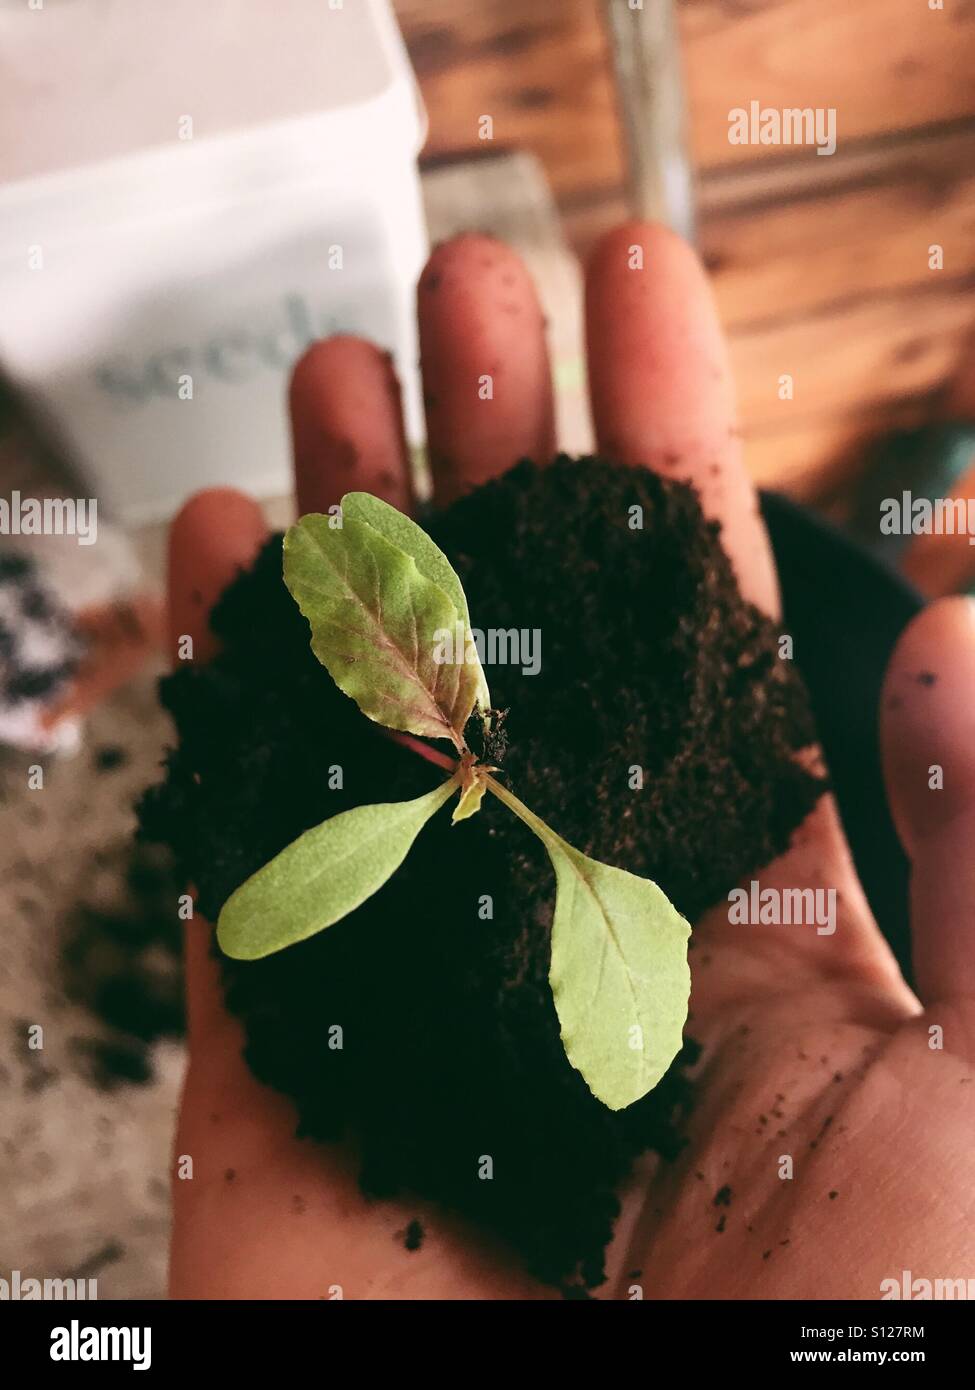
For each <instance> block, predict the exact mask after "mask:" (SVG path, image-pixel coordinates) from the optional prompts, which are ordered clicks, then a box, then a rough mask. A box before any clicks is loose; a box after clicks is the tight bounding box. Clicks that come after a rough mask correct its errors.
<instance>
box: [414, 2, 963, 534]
mask: <svg viewBox="0 0 975 1390" xmlns="http://www.w3.org/2000/svg"><path fill="white" fill-rule="evenodd" d="M620 2H621V3H625V0H620ZM933 2H934V3H936V0H933ZM944 6H945V8H944V9H943V10H938V9H930V8H929V4H928V0H680V3H679V7H678V14H679V23H680V34H681V42H682V52H683V62H684V71H685V83H686V91H687V104H688V116H689V129H690V141H691V148H692V153H693V159H694V164H695V170H696V182H697V200H698V224H699V225H698V235H699V242H700V248H701V252H702V254H703V256H704V258H705V260H706V262H707V264H708V266H709V268H710V270H711V272H712V275H713V278H714V284H715V289H716V293H717V297H718V302H719V305H720V309H721V313H722V316H723V318H724V322H725V324H726V326H727V329H728V332H729V336H730V341H731V347H732V353H733V356H734V361H735V366H736V371H737V378H738V385H739V393H740V399H741V410H742V424H743V426H744V430H745V435H746V440H747V443H748V457H749V461H750V466H751V468H752V471H753V473H754V475H755V476H756V478H758V479H759V480H760V481H762V482H765V483H773V484H776V485H779V486H783V487H785V488H787V489H788V490H789V491H790V492H792V493H793V494H794V495H797V496H801V497H804V498H808V499H815V500H817V501H819V502H820V503H823V504H828V503H829V504H833V505H834V507H838V508H840V509H842V504H843V499H844V498H845V497H846V496H848V495H849V492H850V490H851V488H852V486H853V484H854V482H855V478H856V473H857V469H858V467H860V466H861V464H862V462H863V460H864V457H865V448H866V445H867V444H869V443H870V441H872V440H874V439H876V438H877V437H878V436H879V435H882V434H883V433H884V432H886V431H888V430H891V429H895V428H897V427H899V426H902V425H910V424H916V423H919V422H920V421H921V420H923V419H926V418H930V417H931V416H932V414H933V413H934V412H935V411H936V410H937V409H938V408H939V397H940V393H941V392H942V391H943V390H944V389H945V387H946V385H947V384H948V383H950V382H952V381H953V380H954V379H955V378H956V377H957V375H958V373H959V372H960V371H961V370H962V368H963V366H964V365H965V363H966V358H967V356H968V348H969V345H970V344H971V343H973V342H975V293H973V291H975V79H973V73H975V0H944ZM396 7H397V10H398V13H399V17H400V21H401V23H402V25H403V29H404V33H405V35H406V40H407V45H408V47H409V50H410V53H411V56H412V59H413V63H414V65H415V67H416V70H417V73H418V76H419V79H420V84H421V88H422V91H423V95H424V99H425V101H426V104H427V108H428V112H429V117H430V135H429V140H428V143H427V147H426V155H425V157H426V158H427V159H428V160H440V159H445V158H450V157H452V156H459V155H464V156H470V155H474V154H477V153H479V152H480V153H484V152H485V151H486V149H489V150H490V151H491V152H492V153H493V152H496V151H497V150H498V148H522V149H527V150H530V151H532V152H533V153H535V154H536V155H537V156H538V157H539V159H540V160H541V161H542V162H543V164H544V167H545V169H546V172H547V175H548V178H549V181H550V183H551V185H552V188H553V191H554V193H555V196H556V198H557V200H558V204H559V207H560V210H561V212H562V215H563V219H564V223H565V228H566V233H567V236H568V237H569V239H570V240H571V242H572V244H573V245H574V247H575V248H576V250H577V251H578V252H579V253H580V254H581V255H584V254H585V252H586V250H587V248H588V247H589V246H590V245H591V243H592V241H593V239H594V238H595V237H596V236H598V235H599V233H600V232H601V231H602V230H603V229H604V228H605V227H607V226H609V225H610V224H611V223H612V222H613V221H614V220H616V219H617V218H619V217H621V216H624V215H625V213H626V211H627V201H626V196H625V192H624V189H625V178H626V169H625V158H624V152H623V142H622V135H621V128H620V124H619V121H618V118H617V111H616V94H615V88H614V84H613V80H612V73H611V65H610V59H609V53H608V47H607V42H606V36H605V32H604V29H603V24H602V13H601V10H602V7H601V5H600V4H599V3H597V0H396ZM752 100H757V101H759V102H760V103H761V105H762V106H763V107H771V108H777V109H782V108H785V107H805V106H809V107H813V108H822V107H835V109H836V112H837V116H836V122H837V137H838V148H837V152H836V154H835V155H833V156H831V157H829V158H822V157H818V156H816V154H815V152H814V151H813V150H811V149H808V148H802V149H783V148H782V147H775V146H761V145H733V144H731V143H730V142H729V140H728V114H729V112H730V111H731V110H732V109H733V108H736V107H745V108H747V107H748V105H749V102H750V101H752ZM484 115H490V116H491V118H492V122H493V137H494V138H493V141H491V142H486V141H482V140H480V139H479V137H478V130H479V125H478V122H479V118H480V117H482V116H484ZM935 244H937V245H940V246H942V247H943V248H944V267H943V269H940V270H933V269H931V268H930V266H929V259H930V257H929V248H930V247H931V246H932V245H935ZM971 370H972V372H973V373H975V364H972V367H971ZM785 373H788V374H790V375H791V376H792V377H793V378H794V382H795V390H794V399H792V400H791V401H782V400H780V399H779V391H778V383H779V378H780V376H782V375H783V374H785ZM970 394H973V395H975V392H972V393H970Z"/></svg>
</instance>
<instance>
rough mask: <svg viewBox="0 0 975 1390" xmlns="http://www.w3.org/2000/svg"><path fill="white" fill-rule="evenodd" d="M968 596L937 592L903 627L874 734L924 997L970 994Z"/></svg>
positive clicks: (973, 906) (972, 723)
mask: <svg viewBox="0 0 975 1390" xmlns="http://www.w3.org/2000/svg"><path fill="white" fill-rule="evenodd" d="M973 691H975V603H973V602H972V601H971V600H970V599H967V598H948V599H941V600H939V601H938V602H937V603H934V604H932V605H931V606H930V607H929V608H927V609H925V610H924V611H923V612H922V613H921V614H920V615H919V616H918V617H917V618H915V619H914V621H913V622H912V623H911V625H910V626H909V627H908V628H907V630H906V632H905V633H904V634H903V636H902V637H901V639H900V641H899V642H898V644H897V647H896V649H895V651H894V655H893V657H892V658H891V662H890V667H889V669H888V672H887V677H886V681H885V685H884V695H883V705H882V712H881V743H882V748H883V758H884V772H885V776H886V779H887V787H888V791H889V795H890V800H891V807H892V810H893V814H894V821H895V824H896V826H897V831H898V834H899V835H900V837H901V841H902V843H903V845H904V848H905V850H906V851H907V854H908V857H909V859H910V861H911V909H912V918H911V930H912V933H913V950H914V967H915V974H916V977H917V984H918V992H919V993H920V995H921V998H922V999H923V1000H924V1002H925V1003H933V1002H936V1001H939V1000H945V999H949V998H960V997H961V996H964V995H975V937H973V925H975V854H973V852H972V847H973V845H975V701H973V698H972V692H973Z"/></svg>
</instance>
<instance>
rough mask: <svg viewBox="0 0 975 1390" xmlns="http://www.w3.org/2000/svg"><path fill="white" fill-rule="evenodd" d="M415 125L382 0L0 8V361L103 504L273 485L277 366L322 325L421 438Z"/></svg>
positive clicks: (281, 438)
mask: <svg viewBox="0 0 975 1390" xmlns="http://www.w3.org/2000/svg"><path fill="white" fill-rule="evenodd" d="M25 113H26V114H25ZM185 117H190V118H191V120H192V138H190V139H181V138H180V131H181V129H182V130H183V133H184V134H185V132H186V126H185V120H184V118H185ZM181 122H183V125H182V127H181V124H180V123H181ZM422 125H423V121H422V113H421V111H420V108H419V106H418V100H417V95H416V89H415V84H414V81H413V77H412V73H411V71H410V68H409V65H408V62H407V59H406V55H405V50H404V49H403V46H402V42H401V40H400V38H399V35H398V32H397V30H396V28H395V24H394V22H393V19H392V14H391V11H390V9H389V6H388V3H387V0H342V6H341V8H337V9H332V8H331V7H330V4H329V0H274V4H273V5H271V4H260V5H257V4H250V3H248V4H245V3H244V0H223V3H217V4H214V3H209V4H207V5H205V6H204V5H200V4H194V3H192V0H167V3H166V4H160V3H158V0H46V3H45V5H44V8H43V9H42V10H40V11H33V10H27V9H26V8H25V7H21V6H19V5H18V6H17V7H14V6H13V5H10V4H8V5H6V6H2V7H0V128H2V129H6V130H7V131H8V132H10V131H14V132H19V135H18V136H17V137H16V138H15V139H14V141H13V142H10V141H9V140H8V143H7V144H6V145H5V146H4V148H3V149H2V151H0V310H2V311H0V364H2V367H3V369H4V370H5V371H6V373H7V374H8V375H9V376H10V377H11V378H12V379H13V381H14V382H15V383H16V384H17V385H18V386H20V387H21V389H22V390H24V391H25V393H26V394H27V395H28V397H29V398H30V399H31V400H32V401H33V402H34V403H35V404H36V405H37V407H38V408H39V410H40V412H41V413H42V415H43V416H44V417H45V418H46V419H47V420H48V422H49V424H50V425H51V426H52V427H53V429H54V430H55V432H56V434H57V435H58V436H59V437H60V439H61V440H62V441H63V442H64V443H65V445H66V446H67V449H68V453H69V455H70V456H71V458H72V459H73V460H74V461H75V463H76V465H77V466H78V468H79V470H80V472H81V474H82V477H83V478H84V480H85V481H86V483H87V485H88V487H89V488H90V490H91V494H92V495H93V496H96V497H98V499H99V502H100V505H102V506H104V507H105V508H106V510H107V511H109V512H112V511H114V513H115V514H116V515H119V516H121V517H122V518H123V519H124V520H126V521H129V522H141V521H147V520H152V519H156V518H160V517H163V516H165V515H168V514H169V513H171V512H172V511H173V509H174V508H175V507H177V506H178V505H179V503H180V502H181V501H182V500H183V498H184V497H185V496H186V495H188V493H190V492H192V491H194V490H196V489H197V488H199V487H203V486H208V485H214V484H230V483H233V484H236V485H238V486H243V487H245V488H248V489H250V490H251V491H253V492H255V493H257V494H258V495H267V494H269V493H275V492H281V491H284V490H286V489H287V488H288V487H289V486H290V481H289V462H288V458H289V450H288V440H287V428H286V417H285V408H284V406H285V402H284V396H285V379H286V375H287V372H288V370H289V368H290V366H291V365H292V364H293V362H294V360H295V358H297V357H298V356H299V355H300V353H301V351H302V350H303V349H304V347H305V346H306V345H307V344H308V343H309V342H310V341H312V340H313V339H314V338H317V337H321V336H324V335H326V334H328V333H332V332H336V331H349V332H356V333H361V334H364V335H365V336H367V337H369V338H372V339H373V340H375V341H376V342H378V343H379V344H380V345H381V346H382V347H384V348H387V349H388V350H390V351H392V352H393V354H394V356H395V358H396V363H397V368H398V370H399V372H400V375H401V377H402V380H403V386H404V403H405V407H406V413H407V427H408V432H409V434H410V437H411V439H412V440H414V441H415V440H418V439H419V438H420V437H421V429H422V426H421V419H422V411H421V407H420V398H419V385H418V380H417V373H416V359H417V345H416V336H415V325H414V316H413V291H414V286H415V281H416V278H417V276H418V274H419V271H420V269H421V267H422V263H423V259H424V257H425V254H426V235H425V230H424V226H423V219H422V211H421V206H420V195H419V181H418V177H417V172H416V165H415V158H416V154H417V152H418V148H419V145H420V142H421V138H422ZM28 172H29V173H30V176H29V177H28V176H27V174H28ZM334 248H341V254H342V265H341V268H337V267H335V266H334V265H330V261H332V262H334V261H335V259H336V256H335V250H334ZM38 262H40V263H38ZM187 379H191V384H192V399H180V394H179V393H180V387H181V386H182V387H183V394H184V395H185V394H186V386H187Z"/></svg>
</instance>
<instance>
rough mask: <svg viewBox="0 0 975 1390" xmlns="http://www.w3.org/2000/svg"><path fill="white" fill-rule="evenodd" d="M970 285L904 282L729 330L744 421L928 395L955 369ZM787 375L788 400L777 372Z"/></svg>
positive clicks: (752, 425) (749, 424)
mask: <svg viewBox="0 0 975 1390" xmlns="http://www.w3.org/2000/svg"><path fill="white" fill-rule="evenodd" d="M972 290H973V285H972V284H967V285H965V286H962V287H959V286H948V287H946V288H943V289H938V288H935V289H930V290H927V289H926V290H908V291H904V292H902V293H896V294H889V295H886V296H884V297H883V298H879V299H875V300H864V301H862V302H859V303H855V304H852V305H847V306H840V307H838V308H837V309H835V310H833V311H831V312H824V313H821V314H815V315H810V316H809V317H806V318H799V319H794V320H792V319H782V320H781V321H779V322H775V323H769V324H762V325H758V326H756V327H749V328H742V329H739V330H738V331H736V332H734V333H733V334H732V335H731V354H732V360H733V363H734V370H735V379H736V381H737V382H738V389H739V398H740V402H741V415H742V423H743V425H744V426H745V428H746V430H757V429H769V428H789V421H790V419H792V418H793V417H794V418H795V420H796V421H797V422H798V421H799V420H801V419H804V418H805V419H809V418H815V417H817V416H823V415H829V414H830V413H832V412H836V413H839V414H844V413H849V412H850V411H851V410H852V409H854V408H858V409H860V410H863V411H864V412H867V411H869V410H870V409H872V408H874V407H877V406H881V405H885V404H888V403H891V402H895V401H897V400H902V399H905V398H907V399H910V398H912V397H917V396H921V395H926V394H929V393H930V392H933V391H934V390H936V389H937V388H938V387H939V386H940V385H942V384H943V383H944V381H945V380H946V379H947V378H948V377H949V376H951V375H953V374H954V372H955V371H956V369H957V366H958V364H959V361H960V360H961V355H962V351H963V348H964V346H965V345H966V342H967V340H968V339H969V338H970V335H971V333H972V329H973V327H975V295H973V293H972ZM785 374H789V375H791V376H792V377H793V379H794V397H793V399H792V400H780V399H779V394H778V392H779V379H780V377H781V376H783V375H785Z"/></svg>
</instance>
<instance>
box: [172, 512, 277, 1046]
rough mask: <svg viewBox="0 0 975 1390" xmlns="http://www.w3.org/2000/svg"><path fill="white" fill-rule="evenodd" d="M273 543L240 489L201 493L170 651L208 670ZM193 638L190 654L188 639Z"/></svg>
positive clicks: (193, 1025)
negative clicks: (247, 583)
mask: <svg viewBox="0 0 975 1390" xmlns="http://www.w3.org/2000/svg"><path fill="white" fill-rule="evenodd" d="M266 537H267V526H266V524H265V521H264V517H263V515H262V513H261V509H260V507H259V506H258V505H257V503H256V502H255V501H253V500H252V499H251V498H250V497H245V496H244V494H243V493H241V492H236V491H235V490H234V489H233V488H213V489H210V490H208V491H206V492H198V493H197V494H196V495H195V496H194V497H191V498H190V499H189V501H188V502H186V503H185V504H184V506H183V508H182V510H181V511H180V512H179V513H178V514H177V516H176V519H175V520H174V522H173V524H172V527H171V528H170V532H169V573H168V584H167V592H168V598H169V650H170V659H171V660H172V661H173V662H174V663H175V662H176V661H178V660H179V659H180V656H179V653H180V650H181V649H182V650H183V651H184V652H185V651H187V650H192V653H193V657H192V659H193V660H194V661H198V662H206V661H208V660H209V659H210V657H211V656H212V655H213V654H214V651H215V649H216V640H215V638H214V636H213V633H212V632H211V631H210V623H209V618H210V610H211V609H212V607H213V605H214V603H215V602H216V601H217V599H218V598H219V597H220V595H221V594H222V593H223V591H224V590H225V589H226V587H227V585H228V584H230V582H231V581H232V580H233V579H234V578H235V576H236V575H237V574H238V573H239V572H240V570H241V569H244V568H246V566H247V565H249V564H250V562H251V561H252V560H253V558H254V556H255V555H256V554H257V552H258V550H259V549H260V547H261V546H262V545H263V543H264V541H265V539H266ZM187 637H188V638H190V639H191V640H192V647H191V648H188V647H187V646H186V644H185V643H184V642H183V640H182V639H184V638H187ZM208 932H209V927H208V926H207V925H206V924H205V923H203V922H201V921H199V920H196V921H190V922H187V924H186V931H185V951H186V1008H187V1024H188V1032H189V1037H190V1044H191V1046H193V1045H194V1043H195V1042H196V1040H197V1039H198V1038H199V1036H200V1035H201V1033H202V1032H203V1030H204V1029H205V1028H207V1027H208V1026H210V1025H209V1022H208V1020H212V1019H213V1018H214V1017H216V1016H219V1015H221V1014H222V1008H221V1005H220V993H219V986H218V984H217V981H216V977H215V972H214V969H213V963H212V962H211V961H210V960H209V959H208V949H209V947H208Z"/></svg>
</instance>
